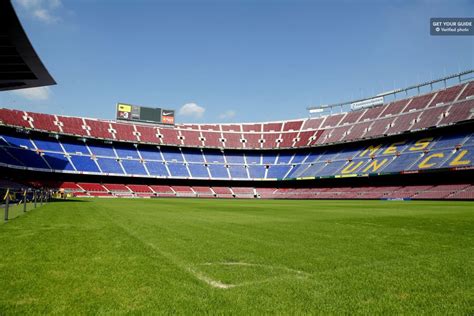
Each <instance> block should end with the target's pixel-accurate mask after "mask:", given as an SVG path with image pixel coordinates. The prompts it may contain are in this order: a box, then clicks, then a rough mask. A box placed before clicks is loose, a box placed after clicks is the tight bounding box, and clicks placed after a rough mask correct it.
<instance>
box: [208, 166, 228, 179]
mask: <svg viewBox="0 0 474 316" xmlns="http://www.w3.org/2000/svg"><path fill="white" fill-rule="evenodd" d="M208 167H209V171H210V173H211V177H212V178H215V179H229V173H228V172H227V168H226V167H225V165H221V164H209V165H208Z"/></svg>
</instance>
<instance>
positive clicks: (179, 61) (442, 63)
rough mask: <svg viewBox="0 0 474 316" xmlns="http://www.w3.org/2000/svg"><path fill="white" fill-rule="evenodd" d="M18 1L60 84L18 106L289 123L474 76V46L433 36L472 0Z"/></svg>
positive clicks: (10, 98)
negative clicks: (436, 23)
mask: <svg viewBox="0 0 474 316" xmlns="http://www.w3.org/2000/svg"><path fill="white" fill-rule="evenodd" d="M13 3H14V6H15V8H16V10H17V13H18V15H19V17H20V19H21V21H22V23H23V26H24V28H25V30H26V32H27V34H28V35H29V38H30V40H31V41H32V43H33V46H34V47H35V49H36V51H37V53H38V54H39V56H40V58H41V59H42V60H43V62H44V63H45V65H46V67H47V68H48V69H49V71H50V73H51V74H52V75H53V77H54V78H55V79H56V81H57V82H58V84H57V85H56V86H53V87H51V88H47V89H39V90H38V89H37V90H33V91H17V92H4V93H0V106H2V107H9V108H19V109H25V110H31V111H38V112H46V113H55V114H66V115H79V116H88V117H98V118H106V119H112V118H114V110H115V103H116V102H118V101H120V102H126V103H132V104H138V105H145V106H154V107H163V108H169V109H176V110H177V111H178V116H177V121H178V122H251V121H264V120H282V119H291V118H300V117H305V116H307V111H306V107H307V106H308V105H315V104H327V103H336V102H340V101H348V100H351V99H354V98H359V97H366V96H371V95H373V94H376V93H380V92H383V91H387V90H391V89H393V88H401V87H404V86H406V85H410V84H415V83H417V82H422V81H427V80H430V79H434V78H438V77H441V76H443V75H445V74H450V73H454V72H457V71H459V70H466V69H472V68H474V36H458V37H432V36H430V35H429V19H430V17H442V16H448V17H454V16H460V17H469V16H471V17H472V16H474V2H473V1H470V0H446V1H439V0H438V1H436V0H433V1H431V0H430V1H429V0H423V1H417V0H410V1H396V0H392V1H381V0H378V1H376V0H374V1H303V0H293V1H290V0H215V1H211V0H205V1H200V0H194V1H190V0H189V1H184V0H175V1H171V0H170V1H160V0H156V1H152V0H133V1H132V0H128V1H125V0H102V1H93V0H74V1H73V0H71V1H67V0H13ZM183 106H184V108H183ZM180 109H182V110H181V111H179V110H180Z"/></svg>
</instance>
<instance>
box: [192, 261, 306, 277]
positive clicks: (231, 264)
mask: <svg viewBox="0 0 474 316" xmlns="http://www.w3.org/2000/svg"><path fill="white" fill-rule="evenodd" d="M201 265H204V266H212V265H220V266H246V267H261V268H267V269H273V270H284V271H287V272H292V273H296V274H302V275H306V276H311V274H310V273H308V272H304V271H301V270H296V269H291V268H288V267H280V266H273V265H269V264H261V263H248V262H205V263H203V264H201Z"/></svg>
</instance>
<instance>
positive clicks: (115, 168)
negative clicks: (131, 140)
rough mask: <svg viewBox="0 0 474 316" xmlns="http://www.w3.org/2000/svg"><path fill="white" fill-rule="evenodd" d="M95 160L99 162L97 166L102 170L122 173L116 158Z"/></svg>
mask: <svg viewBox="0 0 474 316" xmlns="http://www.w3.org/2000/svg"><path fill="white" fill-rule="evenodd" d="M97 162H98V163H99V166H100V169H102V172H105V173H116V174H123V170H122V168H121V167H120V164H119V162H118V161H117V160H116V159H112V158H99V159H98V160H97Z"/></svg>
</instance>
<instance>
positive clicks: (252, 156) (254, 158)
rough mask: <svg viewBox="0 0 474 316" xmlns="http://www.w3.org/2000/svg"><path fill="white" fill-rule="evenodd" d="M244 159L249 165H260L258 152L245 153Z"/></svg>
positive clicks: (260, 157) (260, 156) (260, 159)
mask: <svg viewBox="0 0 474 316" xmlns="http://www.w3.org/2000/svg"><path fill="white" fill-rule="evenodd" d="M245 159H246V160H247V164H249V165H253V164H255V165H259V164H261V163H262V155H261V154H260V153H258V152H246V153H245Z"/></svg>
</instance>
